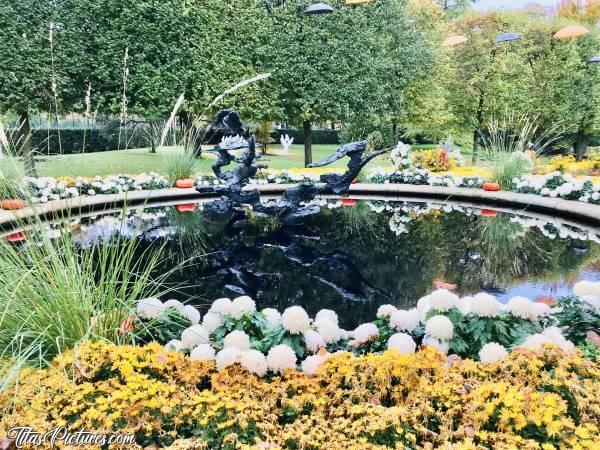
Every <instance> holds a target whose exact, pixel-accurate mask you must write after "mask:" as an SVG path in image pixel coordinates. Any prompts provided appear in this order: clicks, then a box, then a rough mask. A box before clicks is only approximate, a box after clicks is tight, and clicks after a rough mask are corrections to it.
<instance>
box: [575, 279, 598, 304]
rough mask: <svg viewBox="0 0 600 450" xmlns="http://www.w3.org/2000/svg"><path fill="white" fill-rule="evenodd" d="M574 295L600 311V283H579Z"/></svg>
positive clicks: (576, 284)
mask: <svg viewBox="0 0 600 450" xmlns="http://www.w3.org/2000/svg"><path fill="white" fill-rule="evenodd" d="M573 294H575V295H576V296H577V297H579V298H580V299H581V300H583V301H584V302H586V303H587V304H588V305H590V306H591V307H592V308H594V309H595V310H597V311H600V281H579V282H578V283H575V285H574V286H573Z"/></svg>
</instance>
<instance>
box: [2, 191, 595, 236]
mask: <svg viewBox="0 0 600 450" xmlns="http://www.w3.org/2000/svg"><path fill="white" fill-rule="evenodd" d="M291 186H294V185H290V184H264V185H249V186H247V187H246V188H245V189H248V190H251V189H255V188H258V190H259V191H260V193H261V196H263V197H266V198H276V197H278V196H280V195H281V194H283V193H284V192H285V191H286V190H287V189H288V188H290V187H291ZM350 196H352V197H355V198H357V199H368V198H372V197H374V196H375V197H381V198H385V199H389V200H402V199H403V198H406V197H411V201H418V200H423V201H426V200H437V201H460V202H464V203H469V204H473V206H476V207H477V206H503V207H510V208H512V209H513V210H523V211H530V212H531V211H533V212H539V213H543V214H547V215H551V216H559V217H564V218H568V219H573V220H575V221H577V222H580V223H585V224H588V225H591V226H594V227H596V228H598V229H599V231H600V205H593V204H590V203H584V202H579V201H574V200H563V199H558V198H550V197H542V196H540V195H534V194H520V193H515V192H509V191H497V192H490V191H484V190H482V189H473V188H455V187H443V186H429V185H412V184H370V183H368V184H365V183H358V184H353V185H352V186H351V187H350ZM324 197H336V196H330V195H325V196H324ZM209 198H218V195H216V194H207V193H199V192H197V191H196V190H195V189H194V188H189V189H181V188H169V189H157V190H148V191H136V192H127V193H121V194H103V195H95V196H89V197H86V196H84V197H77V198H73V199H66V200H55V201H51V202H48V203H44V204H36V205H33V206H28V207H26V208H24V209H21V210H16V211H8V210H0V229H2V230H5V231H8V230H11V229H13V228H15V227H17V226H20V225H23V222H25V223H27V222H31V221H32V219H33V218H35V217H36V216H38V217H40V218H42V219H44V220H51V219H56V218H60V217H61V216H62V217H64V216H65V215H66V214H67V213H71V214H83V213H88V212H101V211H103V210H107V209H112V208H122V207H124V206H134V205H141V204H144V203H147V204H148V206H155V205H156V204H161V203H163V204H164V203H171V204H177V203H178V202H179V203H181V202H186V201H187V202H189V201H193V200H202V199H209Z"/></svg>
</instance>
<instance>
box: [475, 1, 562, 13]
mask: <svg viewBox="0 0 600 450" xmlns="http://www.w3.org/2000/svg"><path fill="white" fill-rule="evenodd" d="M528 3H539V4H541V5H544V6H555V5H556V4H557V3H558V0H500V1H499V0H479V1H477V2H476V3H475V4H474V8H475V9H478V10H480V11H487V10H489V9H514V8H521V7H523V6H525V5H527V4H528Z"/></svg>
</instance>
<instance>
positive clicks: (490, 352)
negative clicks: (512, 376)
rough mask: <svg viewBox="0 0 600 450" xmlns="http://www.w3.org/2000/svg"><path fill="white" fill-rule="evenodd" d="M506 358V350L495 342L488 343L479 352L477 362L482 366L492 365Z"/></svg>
mask: <svg viewBox="0 0 600 450" xmlns="http://www.w3.org/2000/svg"><path fill="white" fill-rule="evenodd" d="M507 356H508V352H507V351H506V349H505V348H504V347H503V346H502V345H500V344H497V343H495V342H488V343H487V344H485V345H484V346H483V347H481V350H479V360H480V361H481V362H482V363H484V364H494V363H495V362H498V361H500V360H502V359H504V358H506V357H507Z"/></svg>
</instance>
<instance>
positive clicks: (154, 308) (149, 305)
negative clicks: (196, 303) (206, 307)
mask: <svg viewBox="0 0 600 450" xmlns="http://www.w3.org/2000/svg"><path fill="white" fill-rule="evenodd" d="M168 308H174V309H175V310H177V312H179V314H181V315H182V316H183V317H185V318H186V319H188V320H189V321H190V322H191V323H192V324H197V323H199V322H200V312H199V311H198V310H197V309H196V308H195V307H193V306H192V305H184V304H183V303H181V302H180V301H178V300H167V301H166V302H165V303H163V302H162V301H160V300H159V299H158V298H154V297H151V298H144V299H142V300H139V301H138V304H137V311H136V312H137V315H138V316H139V317H140V318H142V319H145V320H152V319H156V318H158V317H159V316H160V315H161V314H162V313H163V311H165V310H166V309H168Z"/></svg>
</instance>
